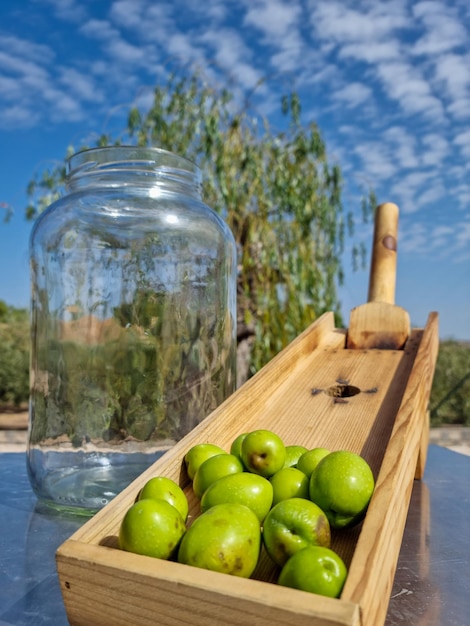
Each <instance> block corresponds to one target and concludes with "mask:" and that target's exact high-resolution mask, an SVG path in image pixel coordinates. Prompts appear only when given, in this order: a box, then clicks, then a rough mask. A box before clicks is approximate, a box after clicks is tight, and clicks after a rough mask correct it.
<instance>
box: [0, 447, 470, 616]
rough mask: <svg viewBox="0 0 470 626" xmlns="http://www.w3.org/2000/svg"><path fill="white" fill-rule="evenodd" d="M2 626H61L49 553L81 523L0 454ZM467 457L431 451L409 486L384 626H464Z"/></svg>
mask: <svg viewBox="0 0 470 626" xmlns="http://www.w3.org/2000/svg"><path fill="white" fill-rule="evenodd" d="M0 477H1V480H0V626H6V625H9V626H11V625H13V626H22V625H28V626H33V625H34V626H42V625H43V624H53V625H54V626H62V625H67V624H68V622H67V616H66V613H65V609H64V606H63V604H62V598H61V594H60V588H59V582H58V578H57V574H56V568H55V561H54V554H55V550H56V548H57V547H58V546H59V545H60V544H61V543H62V542H63V541H64V540H65V539H67V538H68V537H69V536H70V535H71V534H72V533H73V532H74V531H75V530H76V529H77V528H78V527H79V526H80V525H81V524H83V522H84V519H83V518H73V517H64V516H61V515H57V514H53V513H51V512H50V511H48V510H44V509H42V508H41V507H39V506H38V505H37V501H36V499H35V497H34V495H33V493H32V491H31V488H30V486H29V482H28V478H27V475H26V465H25V457H24V454H15V453H10V454H0ZM469 479H470V457H467V456H464V455H461V454H457V453H455V452H451V451H449V450H446V449H444V448H440V447H438V446H433V445H432V446H430V447H429V453H428V460H427V465H426V471H425V476H424V480H423V481H419V482H418V481H415V484H414V487H413V493H412V499H411V505H410V510H409V514H408V520H407V525H406V529H405V534H404V537H403V543H402V549H401V553H400V559H399V563H398V568H397V572H396V576H395V581H394V586H393V591H392V594H391V599H390V604H389V610H388V616H387V621H386V624H387V626H395V625H396V624H402V625H403V624H405V625H406V626H468V625H470V575H469V572H470V488H469Z"/></svg>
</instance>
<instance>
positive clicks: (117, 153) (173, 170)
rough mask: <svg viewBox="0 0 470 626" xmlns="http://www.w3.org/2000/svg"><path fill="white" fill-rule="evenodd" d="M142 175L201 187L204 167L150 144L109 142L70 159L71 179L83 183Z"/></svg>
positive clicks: (151, 178)
mask: <svg viewBox="0 0 470 626" xmlns="http://www.w3.org/2000/svg"><path fill="white" fill-rule="evenodd" d="M126 175H129V176H135V175H138V176H139V177H140V179H141V180H145V178H147V179H148V181H149V184H152V183H151V181H155V179H164V180H168V181H172V182H174V183H179V184H182V185H188V186H193V187H196V188H198V189H199V188H200V185H201V171H200V169H199V167H198V165H196V163H194V162H193V161H191V160H190V159H188V158H186V157H182V156H179V155H177V154H175V153H173V152H170V151H168V150H164V149H162V148H156V147H148V146H144V147H141V146H128V145H125V146H106V147H100V148H89V149H87V150H82V151H81V152H77V153H75V154H73V155H72V156H71V157H69V159H68V161H67V182H68V184H69V186H70V187H76V186H78V187H81V186H82V185H83V184H88V183H90V182H91V181H92V180H94V181H95V182H98V181H99V182H100V183H101V184H106V182H107V183H108V184H110V183H112V180H113V179H114V178H115V177H118V176H119V177H122V176H126Z"/></svg>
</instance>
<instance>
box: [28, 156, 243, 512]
mask: <svg viewBox="0 0 470 626" xmlns="http://www.w3.org/2000/svg"><path fill="white" fill-rule="evenodd" d="M200 183H201V177H200V171H199V169H198V167H197V166H196V165H194V164H193V163H192V162H190V161H188V160H187V159H185V158H182V157H179V156H177V155H175V154H172V153H170V152H166V151H163V150H159V149H156V148H137V147H130V146H120V147H108V148H96V149H92V150H87V151H84V152H80V153H78V154H76V155H74V156H73V157H71V159H70V160H69V163H68V175H67V183H66V190H67V194H66V195H65V196H64V197H63V198H62V199H60V200H58V201H57V202H55V203H54V204H52V205H51V206H50V207H49V208H48V209H47V210H46V211H45V212H44V213H43V214H42V215H41V216H40V217H39V219H38V220H37V222H36V223H35V225H34V227H33V230H32V234H31V241H30V257H31V277H32V299H31V322H32V350H31V401H30V426H29V442H28V451H27V464H28V472H29V477H30V480H31V484H32V487H33V489H34V491H35V493H36V494H37V496H38V498H40V499H41V500H43V501H45V502H47V503H49V504H51V505H53V506H55V507H58V508H72V509H73V510H76V511H80V510H83V511H88V510H97V509H99V508H101V507H102V506H104V505H105V504H106V503H107V502H108V501H109V500H110V499H111V498H113V497H114V496H115V495H116V494H117V493H118V492H119V491H120V490H121V489H123V488H124V487H125V486H126V485H127V484H128V483H129V482H131V481H132V480H133V479H134V478H135V477H136V476H137V475H138V474H140V473H141V472H142V471H143V470H144V469H145V468H146V467H148V466H149V465H150V464H151V463H152V462H154V461H155V459H156V458H158V456H160V455H161V454H162V453H163V452H164V451H165V450H167V449H168V448H169V447H171V446H172V445H173V444H174V443H175V442H176V441H178V440H179V439H181V438H182V437H183V436H184V435H185V434H186V433H188V432H189V431H190V430H191V429H192V428H193V427H194V426H196V424H198V423H199V422H200V421H201V420H202V419H203V418H204V417H206V416H207V415H208V414H209V413H210V412H211V411H212V410H213V409H214V408H215V407H216V406H217V405H218V404H220V403H221V402H222V401H223V400H224V399H225V398H226V397H227V396H228V395H229V394H230V393H232V392H233V391H234V388H235V384H236V375H235V363H236V247H235V242H234V239H233V236H232V233H231V232H230V230H229V228H228V227H227V225H226V224H225V223H224V221H223V220H222V219H221V218H220V217H219V216H218V215H217V214H216V213H215V212H214V211H213V210H212V209H210V208H209V207H208V206H206V205H205V204H204V203H203V202H202V200H201V185H200Z"/></svg>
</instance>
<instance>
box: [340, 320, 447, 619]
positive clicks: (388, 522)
mask: <svg viewBox="0 0 470 626" xmlns="http://www.w3.org/2000/svg"><path fill="white" fill-rule="evenodd" d="M438 345H439V335H438V316H437V314H436V313H432V314H431V315H430V316H429V318H428V323H427V325H426V328H425V329H424V331H423V335H422V339H421V341H420V345H419V349H418V352H417V355H416V359H415V362H414V366H413V369H412V371H411V374H410V376H409V379H408V383H407V385H406V389H405V392H404V395H403V399H402V402H401V405H400V409H399V411H398V414H397V417H396V420H395V424H394V428H393V431H392V434H391V437H390V440H389V443H388V445H387V449H386V453H385V456H384V460H383V463H382V467H381V470H380V474H379V476H378V479H377V484H376V489H375V492H374V495H373V498H372V501H371V503H370V507H369V511H368V513H367V516H366V519H365V521H364V523H363V528H362V531H361V534H360V537H359V540H358V543H357V546H356V550H355V552H354V557H353V560H352V563H351V567H350V571H349V575H348V579H347V581H346V585H345V588H344V590H343V594H342V598H344V599H347V600H349V601H351V602H357V603H358V604H360V605H361V609H362V615H363V625H364V626H378V625H379V624H383V623H384V620H385V616H386V612H387V607H388V599H389V597H390V593H391V589H392V584H393V578H394V575H395V570H396V566H397V562H398V555H399V552H400V547H401V541H402V538H403V531H404V527H405V522H406V517H407V513H408V507H409V501H410V497H411V490H412V486H413V480H414V476H415V469H416V464H417V460H418V455H419V452H420V445H421V440H422V435H423V430H424V429H425V428H426V426H425V420H427V418H428V412H427V408H428V402H429V396H430V391H431V385H432V379H433V375H434V368H435V363H436V359H437V352H438Z"/></svg>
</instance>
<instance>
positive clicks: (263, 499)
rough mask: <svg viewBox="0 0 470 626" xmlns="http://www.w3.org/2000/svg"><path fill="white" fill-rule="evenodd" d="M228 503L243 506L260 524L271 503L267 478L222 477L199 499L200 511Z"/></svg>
mask: <svg viewBox="0 0 470 626" xmlns="http://www.w3.org/2000/svg"><path fill="white" fill-rule="evenodd" d="M307 490H308V487H307ZM229 502H237V503H239V504H244V505H245V506H247V507H248V508H250V509H251V510H252V511H253V512H254V513H255V515H256V516H257V518H258V519H259V521H260V523H261V522H262V521H263V520H264V518H265V517H266V515H267V514H268V512H269V509H270V508H271V506H272V503H273V488H272V485H271V483H270V482H269V480H268V479H267V478H264V477H263V476H258V474H251V473H250V472H241V473H239V474H230V475H228V476H224V477H223V478H219V480H217V481H216V482H215V483H212V485H210V486H209V487H208V488H207V489H206V490H205V492H204V494H203V496H202V498H201V511H203V512H204V511H207V510H208V509H210V508H211V507H212V506H214V505H216V504H223V503H229Z"/></svg>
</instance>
